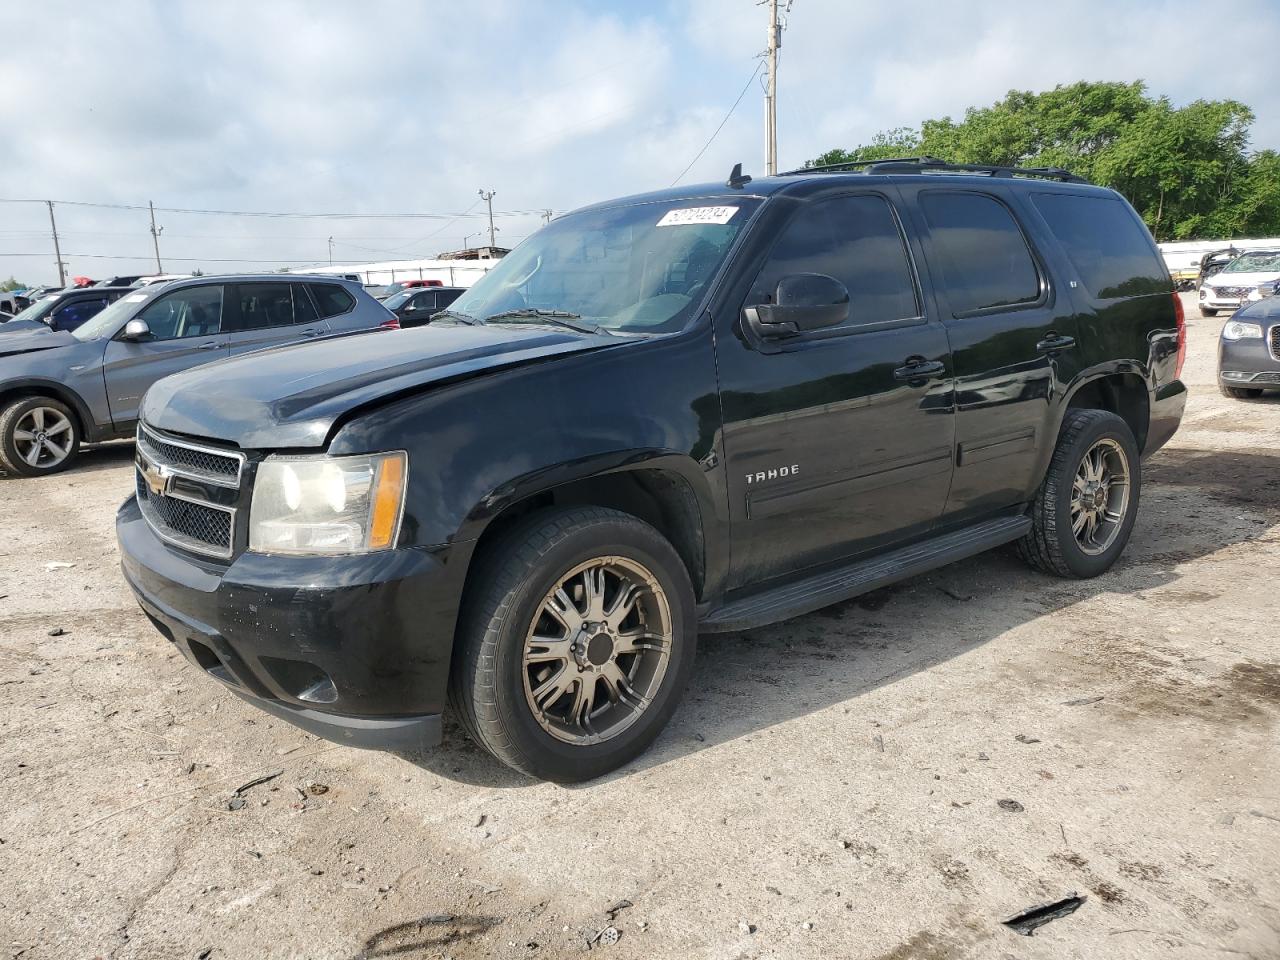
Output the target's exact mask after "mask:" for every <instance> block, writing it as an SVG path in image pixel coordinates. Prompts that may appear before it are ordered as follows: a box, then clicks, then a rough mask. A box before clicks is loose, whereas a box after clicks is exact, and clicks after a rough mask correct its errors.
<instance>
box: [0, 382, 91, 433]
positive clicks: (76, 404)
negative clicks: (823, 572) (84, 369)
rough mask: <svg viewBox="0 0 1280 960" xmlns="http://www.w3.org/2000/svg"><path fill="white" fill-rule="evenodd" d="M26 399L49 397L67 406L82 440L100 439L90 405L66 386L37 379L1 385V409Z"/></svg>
mask: <svg viewBox="0 0 1280 960" xmlns="http://www.w3.org/2000/svg"><path fill="white" fill-rule="evenodd" d="M26 397H47V398H49V399H50V400H57V401H59V402H61V403H63V404H65V405H66V406H67V407H68V408H70V410H71V412H72V414H73V415H74V416H75V418H76V427H77V429H79V431H80V439H81V440H84V441H88V442H93V441H94V440H97V439H98V431H97V428H96V426H95V424H94V420H93V415H92V414H91V413H90V412H89V407H88V405H87V404H86V403H85V402H84V400H82V399H81V398H80V395H79V394H77V393H76V392H75V391H74V390H71V389H69V388H68V387H67V386H66V384H63V383H58V382H57V381H56V380H41V379H36V378H28V379H23V380H10V381H6V382H5V383H4V384H0V409H3V408H5V407H7V406H8V405H9V404H11V403H14V402H15V401H18V400H22V399H24V398H26Z"/></svg>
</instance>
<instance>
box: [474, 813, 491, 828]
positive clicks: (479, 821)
mask: <svg viewBox="0 0 1280 960" xmlns="http://www.w3.org/2000/svg"><path fill="white" fill-rule="evenodd" d="M488 819H489V815H488V814H487V813H482V814H480V816H478V817H476V822H475V823H473V824H472V825H471V826H472V827H473V828H475V829H477V830H478V829H479V828H480V827H483V826H484V822H485V821H486V820H488Z"/></svg>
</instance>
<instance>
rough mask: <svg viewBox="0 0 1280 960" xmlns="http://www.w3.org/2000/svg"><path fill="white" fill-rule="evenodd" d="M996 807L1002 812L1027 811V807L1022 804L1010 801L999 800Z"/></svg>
mask: <svg viewBox="0 0 1280 960" xmlns="http://www.w3.org/2000/svg"><path fill="white" fill-rule="evenodd" d="M996 806H997V807H999V808H1000V809H1001V810H1008V811H1009V812H1010V813H1022V811H1023V810H1025V809H1026V807H1024V806H1023V805H1022V804H1020V803H1019V802H1018V801H1017V800H1008V799H1005V800H997V801H996Z"/></svg>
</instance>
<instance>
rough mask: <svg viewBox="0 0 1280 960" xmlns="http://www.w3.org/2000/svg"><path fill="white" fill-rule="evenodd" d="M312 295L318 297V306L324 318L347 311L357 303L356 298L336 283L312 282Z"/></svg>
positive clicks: (310, 285)
mask: <svg viewBox="0 0 1280 960" xmlns="http://www.w3.org/2000/svg"><path fill="white" fill-rule="evenodd" d="M308 286H309V287H310V288H311V295H312V296H313V297H315V298H316V306H317V307H318V308H319V309H320V316H321V317H322V318H327V317H336V316H337V315H338V314H340V313H347V312H348V311H350V310H351V309H352V308H354V307H355V305H356V298H355V297H353V296H352V295H351V294H349V293H347V291H345V290H343V289H342V288H341V287H340V286H338V285H337V284H336V283H311V284H308Z"/></svg>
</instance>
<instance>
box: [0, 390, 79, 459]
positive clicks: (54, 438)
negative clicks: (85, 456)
mask: <svg viewBox="0 0 1280 960" xmlns="http://www.w3.org/2000/svg"><path fill="white" fill-rule="evenodd" d="M79 454H80V424H79V422H78V421H77V420H76V415H75V414H74V413H72V411H71V408H70V407H68V406H67V405H66V404H65V403H62V402H61V401H59V400H54V399H52V398H50V397H23V398H22V399H20V400H16V401H14V402H13V403H11V404H9V405H8V406H7V407H5V408H4V410H3V412H0V468H3V469H4V470H5V471H6V472H7V473H9V474H12V475H16V476H19V477H42V476H45V475H46V474H51V473H58V472H59V471H61V470H65V469H67V467H69V466H71V464H72V463H74V462H75V459H76V457H77V456H78V455H79Z"/></svg>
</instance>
